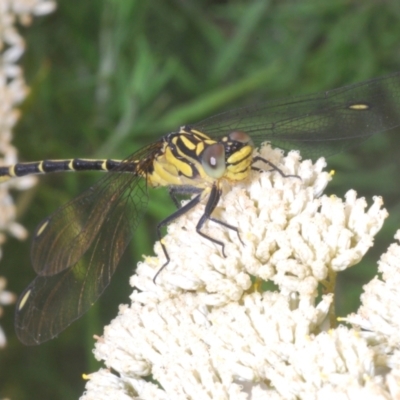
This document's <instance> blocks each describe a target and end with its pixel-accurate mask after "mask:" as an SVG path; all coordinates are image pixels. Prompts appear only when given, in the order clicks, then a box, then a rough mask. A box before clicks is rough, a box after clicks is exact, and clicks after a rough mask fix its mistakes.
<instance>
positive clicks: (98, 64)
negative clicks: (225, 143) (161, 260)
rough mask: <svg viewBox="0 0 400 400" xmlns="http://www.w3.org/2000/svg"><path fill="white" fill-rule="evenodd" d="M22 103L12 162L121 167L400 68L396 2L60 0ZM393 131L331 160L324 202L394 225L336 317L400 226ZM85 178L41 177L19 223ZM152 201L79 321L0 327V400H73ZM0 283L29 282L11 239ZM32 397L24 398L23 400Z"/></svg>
mask: <svg viewBox="0 0 400 400" xmlns="http://www.w3.org/2000/svg"><path fill="white" fill-rule="evenodd" d="M21 30H22V31H23V34H24V36H25V38H26V41H27V51H26V54H25V56H24V58H23V60H22V64H23V68H24V70H25V74H26V78H27V81H28V84H29V85H30V87H31V93H30V96H29V98H28V99H27V101H26V102H25V103H24V105H23V106H22V111H23V118H22V120H21V122H20V124H19V126H18V129H17V131H16V134H15V141H14V143H15V145H16V146H17V147H18V149H19V152H20V159H21V160H25V161H33V160H39V159H45V158H69V157H97V156H100V157H113V158H120V157H126V156H128V155H129V154H130V153H132V152H134V151H135V150H136V149H138V148H140V147H142V146H143V145H145V144H147V143H149V142H151V141H153V140H156V139H157V138H159V137H160V136H161V135H163V134H165V133H167V132H169V131H171V130H174V129H176V128H177V127H179V126H180V125H182V124H185V123H190V122H196V121H198V120H201V119H202V118H205V117H207V116H210V115H212V114H215V113H218V112H220V111H223V110H228V109H230V108H233V107H235V106H241V105H246V104H251V103H257V102H260V101H266V100H268V99H274V98H279V97H283V96H289V95H295V94H302V93H310V92H313V91H317V90H327V89H332V88H335V87H340V86H343V85H345V84H350V83H355V82H358V81H362V80H366V79H369V78H373V77H376V76H380V75H383V74H385V73H389V72H394V71H397V70H399V69H400V68H399V65H400V45H399V43H400V40H399V39H400V3H399V2H395V1H376V0H330V1H329V2H327V1H325V0H303V1H302V0H297V1H295V0H279V1H272V0H271V1H261V0H246V1H245V0H225V1H224V0H203V1H199V0H198V1H195V0H186V1H185V0H163V1H155V0H146V1H143V0H84V1H77V0H68V1H59V3H58V10H57V11H56V12H55V13H54V14H52V15H50V16H46V17H43V18H38V19H36V20H35V21H34V23H33V26H31V27H29V28H28V29H24V28H21ZM399 153H400V146H399V132H396V131H394V132H392V133H391V134H384V135H377V136H376V137H374V138H372V139H371V140H370V141H368V142H366V143H365V144H363V145H362V146H361V147H359V148H357V149H355V150H354V151H352V152H348V153H346V154H343V155H340V156H336V157H334V158H332V159H330V160H329V168H334V169H336V171H337V173H336V176H335V178H334V180H333V182H332V184H331V185H330V187H329V188H328V190H329V193H336V194H338V195H343V193H345V192H346V191H347V190H348V189H349V188H355V189H356V190H357V191H358V192H359V194H360V195H365V196H366V197H367V198H370V197H371V196H372V195H375V194H376V195H382V196H384V199H385V204H386V205H387V207H388V209H389V211H390V213H391V215H390V219H389V220H388V221H387V223H386V225H385V228H384V230H383V231H382V232H381V233H380V234H379V236H378V238H377V240H376V246H375V248H374V249H373V250H372V251H370V255H369V257H368V258H366V259H365V260H363V262H362V263H361V264H360V265H359V266H356V267H354V268H353V269H351V270H350V271H347V272H346V273H345V274H343V278H342V279H339V283H338V292H337V307H338V311H339V313H340V314H341V315H343V314H344V313H346V312H349V311H354V310H356V308H357V304H358V303H357V302H358V298H359V293H360V291H361V286H362V284H363V283H366V282H367V281H368V279H370V278H371V277H372V276H373V275H374V274H375V271H376V261H377V259H378V257H379V254H380V253H381V252H383V251H384V250H385V248H386V247H387V245H388V244H389V243H390V242H392V241H393V239H392V237H393V234H394V232H395V230H396V228H397V227H398V226H399V222H400V201H399V200H400V190H399V188H398V184H397V183H398V180H399V179H398V176H399V174H400V165H399V164H400V154H399ZM94 179H96V176H94V175H92V174H63V175H56V176H46V177H42V178H41V179H40V184H39V185H38V186H37V187H36V188H35V189H34V190H33V191H30V192H26V193H18V196H17V198H18V206H19V212H20V220H21V222H22V223H23V224H24V225H25V226H26V227H27V228H28V229H29V231H30V232H32V231H33V229H34V227H35V226H36V225H37V223H38V222H39V221H40V220H41V219H42V218H44V217H45V216H46V215H48V214H50V213H51V212H52V211H54V210H55V209H56V208H57V207H58V206H60V205H61V204H63V203H65V202H66V201H68V200H69V199H71V198H73V196H75V195H77V194H78V193H79V192H80V191H83V190H84V189H85V188H87V187H89V186H90V184H91V183H92V182H94ZM165 192H166V191H165V190H164V191H163V190H158V191H156V190H155V191H152V193H151V195H152V196H151V199H152V200H151V203H150V205H149V212H148V214H147V216H146V219H145V220H144V222H143V223H142V225H141V227H140V229H139V230H138V232H137V234H136V236H135V239H134V242H133V246H132V248H131V250H130V251H129V252H128V253H127V254H126V257H125V258H124V260H123V261H122V262H121V265H120V268H119V269H118V271H117V273H116V276H115V277H114V279H113V281H112V283H111V286H110V288H109V289H108V290H107V291H106V293H105V294H104V295H103V296H102V298H101V300H100V301H99V302H98V304H97V305H96V306H95V307H94V308H93V310H91V311H90V312H89V313H88V315H86V316H85V317H83V318H82V319H81V320H79V321H78V322H76V323H74V324H73V325H72V326H71V327H70V328H69V329H67V330H66V331H65V332H64V333H63V334H61V335H60V337H59V338H57V339H55V340H53V341H51V342H49V343H46V344H44V345H42V346H39V347H36V348H28V347H24V346H23V345H22V344H20V343H19V342H18V341H17V339H16V338H15V335H14V331H13V326H12V323H13V321H12V310H11V307H9V308H7V309H6V312H5V316H4V317H3V318H2V320H1V323H2V326H3V327H4V329H5V330H6V333H7V336H8V339H9V344H8V347H7V348H6V349H5V350H3V351H1V353H0V398H3V397H9V398H12V399H13V400H19V399H32V398H40V399H43V400H45V399H60V400H64V399H76V398H78V397H79V395H80V394H81V393H82V392H83V388H84V381H83V380H82V378H81V374H82V373H89V372H92V371H94V370H96V369H97V368H98V365H97V364H96V363H95V362H94V361H93V356H92V353H91V351H92V347H93V339H92V335H93V334H101V333H102V326H104V325H105V324H107V322H108V321H109V320H110V319H111V318H112V317H113V316H115V315H116V313H117V305H118V304H120V303H128V302H129V299H128V295H129V291H130V289H129V287H128V283H127V279H128V276H129V275H130V274H131V273H132V271H133V269H134V265H135V264H136V262H137V261H138V260H140V258H141V255H142V254H152V243H153V242H154V237H155V235H154V231H155V229H154V228H155V224H156V222H157V221H159V220H160V219H161V218H163V217H165V216H166V215H168V213H170V212H171V211H172V210H173V207H172V205H171V206H168V204H170V201H169V199H168V196H167V194H166V193H165ZM0 274H1V275H3V276H6V277H7V278H8V279H9V289H10V290H12V291H14V292H21V291H22V289H23V288H24V287H25V286H26V285H27V284H28V283H29V282H30V281H31V280H32V279H33V277H34V272H33V271H32V270H31V268H30V262H29V243H19V242H17V241H15V240H12V239H10V240H9V242H8V243H7V245H6V246H5V248H4V255H3V259H2V260H1V269H0ZM33 394H34V395H33Z"/></svg>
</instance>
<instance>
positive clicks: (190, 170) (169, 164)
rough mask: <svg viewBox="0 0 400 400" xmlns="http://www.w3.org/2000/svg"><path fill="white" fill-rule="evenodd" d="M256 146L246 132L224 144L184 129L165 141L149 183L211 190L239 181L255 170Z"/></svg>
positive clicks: (150, 173)
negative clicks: (225, 182)
mask: <svg viewBox="0 0 400 400" xmlns="http://www.w3.org/2000/svg"><path fill="white" fill-rule="evenodd" d="M252 153H253V143H252V141H251V139H250V137H249V136H248V135H247V134H245V133H244V132H231V133H230V134H229V135H227V136H225V137H223V138H221V139H220V140H214V139H211V138H210V137H209V136H207V135H206V134H205V133H203V132H200V131H197V130H194V129H191V128H189V127H187V126H184V127H182V128H181V129H180V131H179V132H175V133H171V134H169V135H167V136H165V138H164V146H163V148H162V150H161V151H160V152H159V154H158V155H157V157H155V158H154V161H153V165H152V168H151V172H150V171H149V172H148V173H147V181H148V183H149V184H150V185H151V186H153V187H157V186H195V187H198V188H206V187H210V186H211V185H212V184H214V183H215V181H217V180H219V179H227V180H231V181H239V180H243V179H245V178H246V177H247V176H248V174H249V171H250V169H251V164H252Z"/></svg>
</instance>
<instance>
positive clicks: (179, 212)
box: [153, 194, 201, 283]
mask: <svg viewBox="0 0 400 400" xmlns="http://www.w3.org/2000/svg"><path fill="white" fill-rule="evenodd" d="M200 197H201V194H198V195H197V196H196V197H194V198H193V199H192V200H190V201H189V203H187V204H185V205H184V206H181V207H180V208H178V210H177V211H175V212H174V213H173V214H171V215H170V216H169V217H167V218H165V219H164V220H162V221H161V222H160V223H159V224H158V225H157V238H158V240H159V241H160V243H161V247H162V249H163V252H164V255H165V258H166V259H167V261H166V262H165V263H164V264H163V265H162V267H161V268H160V269H159V270H158V271H157V273H156V274H155V275H154V278H153V282H154V283H156V279H157V277H158V275H159V274H160V272H161V271H162V270H163V269H164V268H165V267H166V266H167V265H168V264H169V262H170V261H171V259H170V258H169V254H168V251H167V248H166V247H165V244H164V243H163V242H162V236H161V228H162V227H163V226H166V225H168V224H169V223H171V222H172V221H174V220H176V219H177V218H179V217H181V216H182V215H184V214H186V213H187V212H188V211H190V210H191V209H192V208H193V207H195V206H196V205H197V204H198V203H199V202H200ZM178 204H179V203H178Z"/></svg>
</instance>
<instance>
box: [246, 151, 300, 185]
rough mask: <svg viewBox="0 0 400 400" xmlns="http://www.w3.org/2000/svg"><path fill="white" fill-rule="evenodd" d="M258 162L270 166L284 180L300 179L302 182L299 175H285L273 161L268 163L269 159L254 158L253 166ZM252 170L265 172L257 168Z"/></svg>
mask: <svg viewBox="0 0 400 400" xmlns="http://www.w3.org/2000/svg"><path fill="white" fill-rule="evenodd" d="M257 161H261V162H263V163H265V164H268V165H269V166H270V167H271V168H272V170H273V171H276V172H278V173H279V175H281V176H282V177H283V178H298V179H300V180H301V177H300V176H299V175H294V174H293V175H292V174H285V173H284V172H283V171H282V170H281V169H280V168H279V167H277V166H276V165H275V164H274V163H272V162H271V161H268V160H267V159H265V158H263V157H260V156H256V157H254V158H253V164H254V163H255V162H257ZM251 169H252V170H253V171H258V172H263V171H264V170H263V169H261V168H257V167H251Z"/></svg>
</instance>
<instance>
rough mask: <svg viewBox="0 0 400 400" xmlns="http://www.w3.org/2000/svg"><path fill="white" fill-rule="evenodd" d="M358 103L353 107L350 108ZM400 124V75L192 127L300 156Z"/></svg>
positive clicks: (234, 112) (342, 145) (329, 150)
mask: <svg viewBox="0 0 400 400" xmlns="http://www.w3.org/2000/svg"><path fill="white" fill-rule="evenodd" d="M356 105H359V107H356ZM399 125H400V73H399V72H397V73H395V74H391V75H387V76H385V77H382V78H377V79H373V80H370V81H366V82H362V83H358V84H355V85H350V86H345V87H342V88H340V89H335V90H331V91H327V92H321V93H316V94H312V95H306V96H299V97H291V98H286V99H281V100H277V101H271V102H268V103H265V104H261V105H255V106H249V107H244V108H239V109H236V110H232V111H229V112H226V113H222V114H219V115H216V116H214V117H211V118H208V119H206V120H204V121H201V122H199V123H197V124H194V125H192V126H193V127H195V128H196V129H199V130H200V131H203V132H205V133H207V134H208V135H210V136H211V137H215V138H218V137H221V136H224V135H226V134H228V133H229V132H231V131H234V130H241V131H244V132H246V133H247V134H249V135H250V136H251V137H252V139H253V141H254V143H255V145H256V146H259V145H260V144H261V143H262V142H265V141H270V142H271V143H272V145H274V146H276V147H279V148H282V149H284V150H300V151H301V154H302V156H303V157H311V158H315V157H320V156H329V155H332V154H335V153H339V152H341V151H343V150H345V149H347V148H349V147H352V146H353V145H357V144H359V143H360V142H361V141H362V140H365V139H367V138H368V137H370V136H371V135H373V134H375V133H379V132H383V131H386V130H388V129H392V128H395V127H397V126H399Z"/></svg>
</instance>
